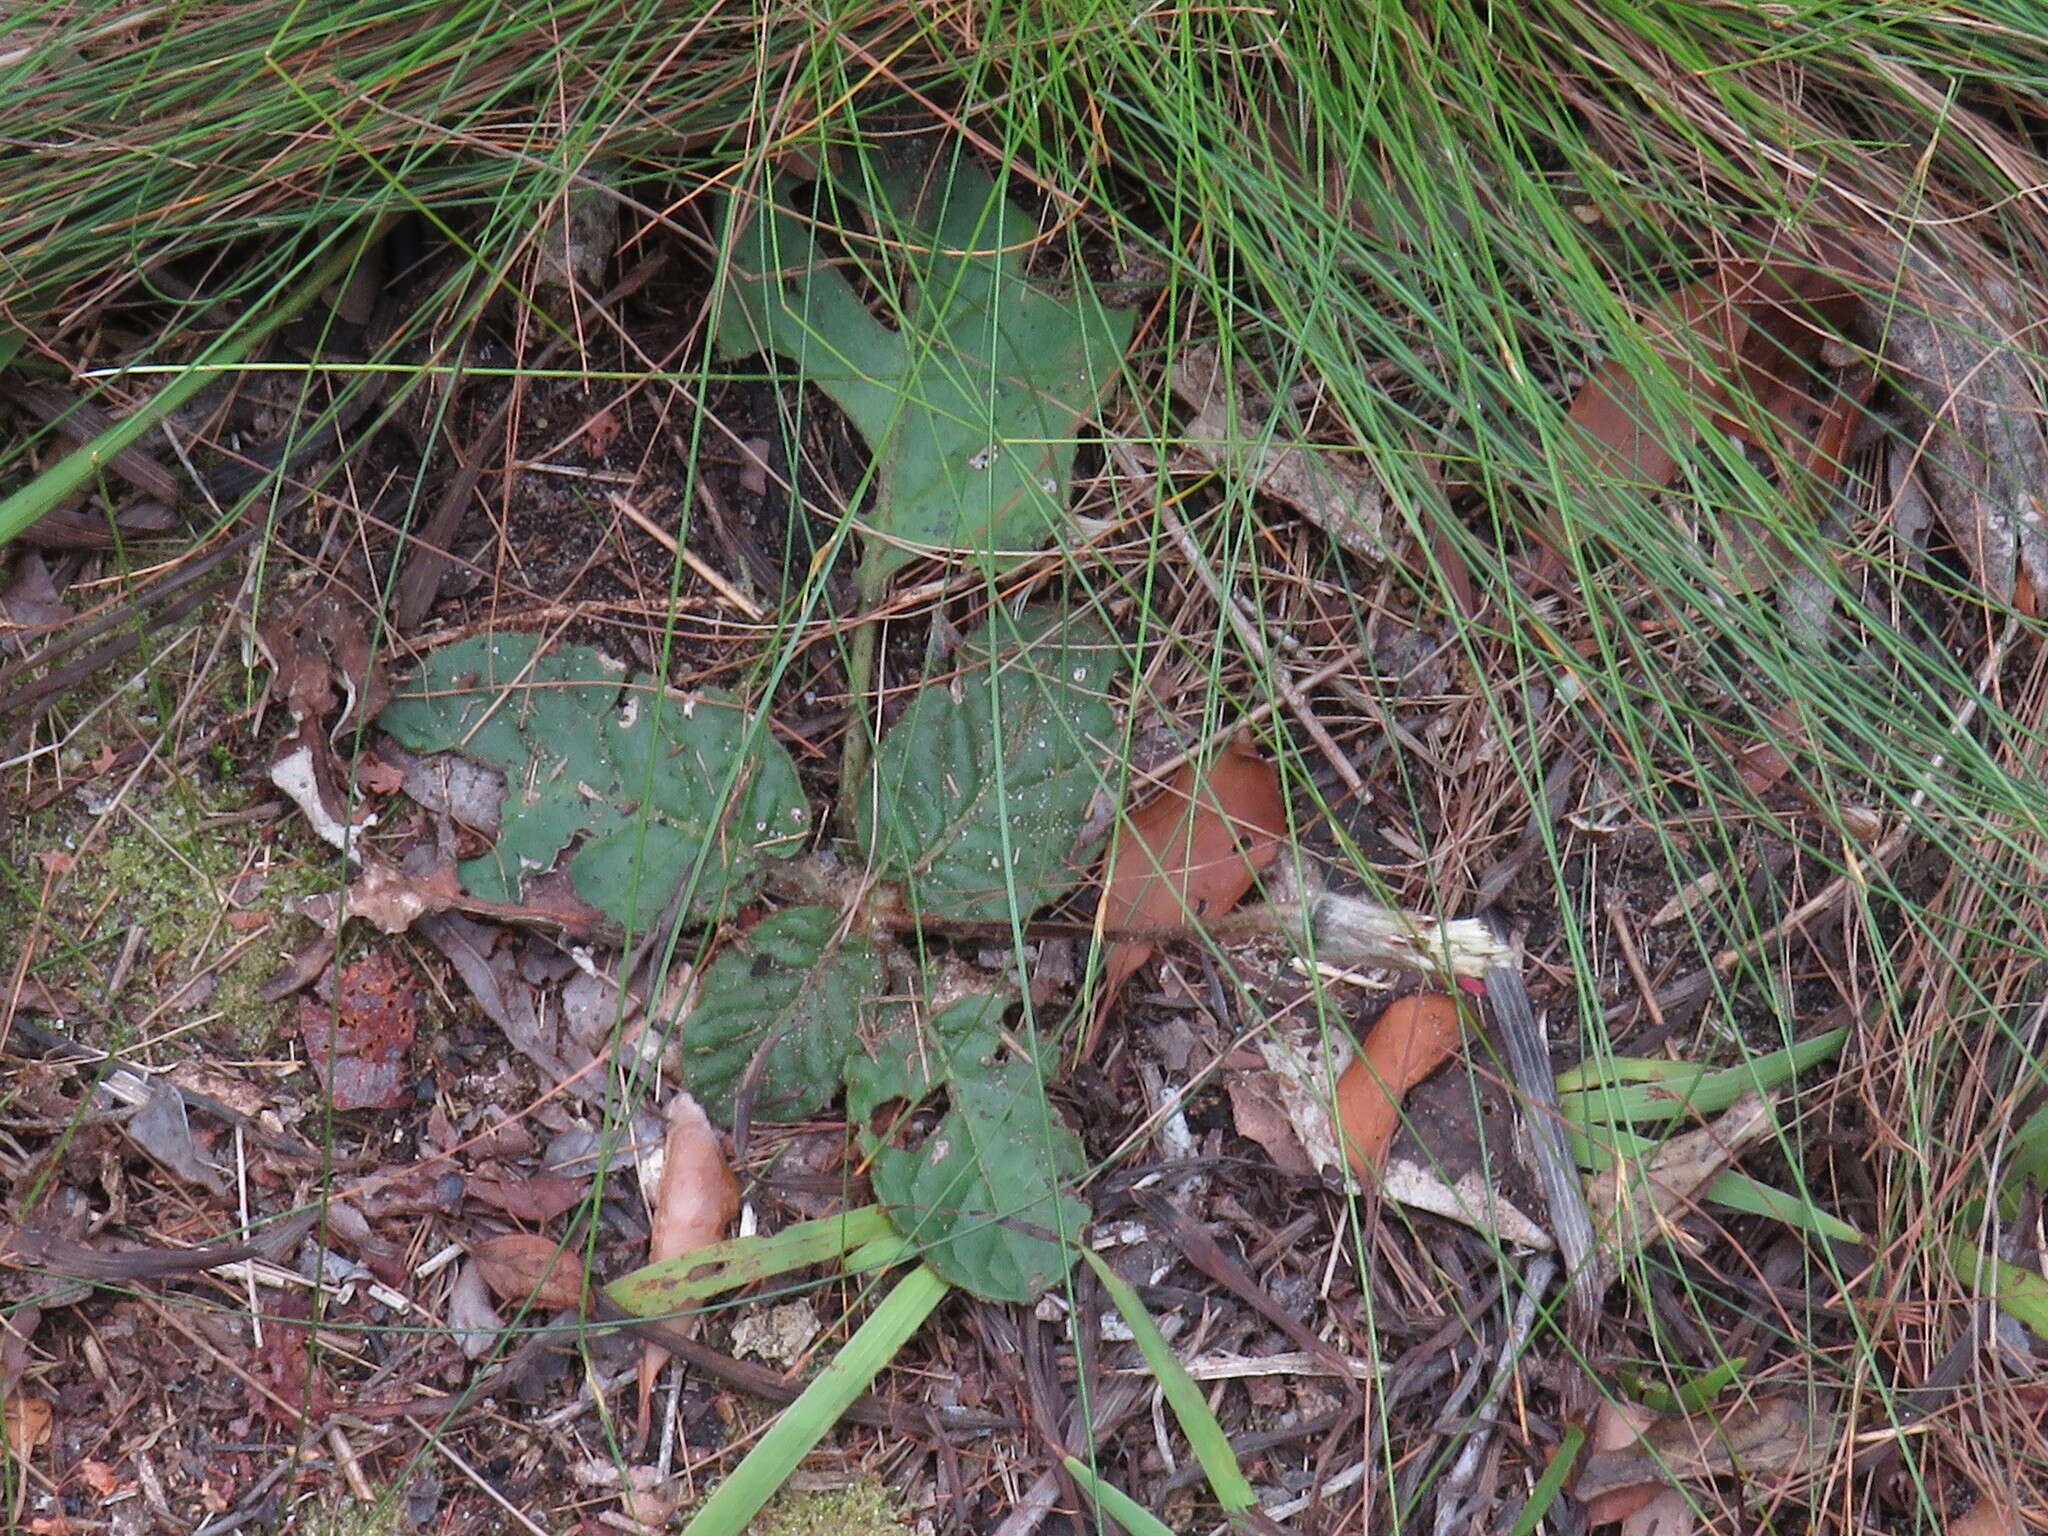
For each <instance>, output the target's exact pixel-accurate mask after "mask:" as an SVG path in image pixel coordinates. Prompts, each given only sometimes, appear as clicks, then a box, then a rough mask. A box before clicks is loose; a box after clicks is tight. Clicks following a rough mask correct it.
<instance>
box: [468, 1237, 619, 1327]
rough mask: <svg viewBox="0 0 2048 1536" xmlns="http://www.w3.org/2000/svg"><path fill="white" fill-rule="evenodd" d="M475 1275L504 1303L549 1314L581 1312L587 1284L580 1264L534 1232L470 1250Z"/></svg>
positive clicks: (489, 1239)
mask: <svg viewBox="0 0 2048 1536" xmlns="http://www.w3.org/2000/svg"><path fill="white" fill-rule="evenodd" d="M469 1256H470V1257H471V1258H472V1259H474V1260H475V1261H476V1269H477V1273H478V1274H479V1275H481V1276H483V1281H484V1284H485V1285H488V1286H489V1287H490V1288H491V1290H492V1291H493V1292H494V1293H495V1294H496V1295H497V1296H499V1297H500V1298H501V1299H503V1300H505V1301H509V1302H512V1303H513V1304H514V1305H517V1306H525V1305H529V1304H530V1305H532V1306H536V1307H545V1308H547V1309H548V1310H550V1311H561V1310H564V1309H567V1308H576V1309H579V1310H580V1309H581V1308H582V1306H583V1301H584V1297H585V1295H586V1293H587V1292H588V1290H589V1283H588V1281H587V1280H586V1278H585V1276H584V1273H583V1260H582V1259H581V1258H580V1257H578V1256H577V1255H576V1254H573V1253H570V1252H567V1251H566V1250H565V1249H563V1248H561V1247H560V1246H559V1245H557V1243H556V1242H555V1240H554V1239H553V1238H551V1237H542V1236H541V1235H540V1234H539V1233H537V1232H502V1233H500V1234H499V1235H498V1236H496V1237H487V1238H485V1239H484V1240H483V1241H482V1242H480V1243H473V1244H471V1246H470V1250H469Z"/></svg>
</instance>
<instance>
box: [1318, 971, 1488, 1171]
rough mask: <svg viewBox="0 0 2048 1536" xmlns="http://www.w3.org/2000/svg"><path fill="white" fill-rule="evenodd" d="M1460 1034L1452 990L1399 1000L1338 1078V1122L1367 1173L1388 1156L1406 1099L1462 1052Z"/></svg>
mask: <svg viewBox="0 0 2048 1536" xmlns="http://www.w3.org/2000/svg"><path fill="white" fill-rule="evenodd" d="M1460 1033H1461V1021H1460V1018H1459V1009H1458V1000H1457V999H1456V998H1455V997H1452V996H1451V995H1450V994H1449V993H1446V992H1417V993H1414V994H1412V995H1411V996H1408V997H1403V998H1399V999H1397V1000H1395V1001H1394V1002H1393V1003H1392V1004H1390V1005H1389V1006H1388V1008H1387V1011H1386V1012H1385V1013H1383V1014H1381V1015H1380V1016H1379V1020H1378V1022H1377V1023H1375V1024H1374V1025H1373V1027H1372V1031H1371V1033H1369V1034H1368V1035H1367V1036H1366V1037H1365V1045H1364V1046H1363V1048H1362V1049H1360V1051H1359V1053H1358V1056H1357V1058H1356V1059H1355V1060H1354V1061H1353V1062H1352V1063H1351V1065H1350V1066H1348V1067H1346V1068H1345V1069H1344V1071H1343V1073H1342V1075H1341V1076H1339V1077H1338V1079H1337V1124H1338V1127H1339V1129H1341V1130H1342V1131H1343V1133H1344V1142H1345V1152H1346V1153H1347V1154H1348V1155H1349V1157H1350V1159H1351V1166H1352V1168H1353V1169H1354V1170H1355V1171H1356V1172H1357V1173H1358V1174H1359V1175H1360V1176H1361V1177H1363V1176H1365V1175H1367V1174H1371V1173H1376V1172H1377V1171H1378V1170H1379V1167H1380V1165H1381V1164H1382V1163H1384V1162H1385V1161H1386V1160H1387V1147H1388V1145H1389V1144H1390V1143H1391V1142H1392V1141H1393V1139H1394V1127H1395V1126H1396V1125H1398V1124H1399V1123H1400V1119H1401V1100H1402V1099H1403V1098H1404V1097H1405V1096H1406V1095H1407V1092H1408V1090H1409V1089H1410V1088H1413V1087H1414V1086H1415V1085H1416V1084H1417V1083H1419V1082H1421V1081H1422V1080H1423V1079H1424V1078H1425V1077H1427V1076H1429V1074H1430V1073H1432V1072H1434V1071H1435V1070H1436V1069H1437V1068H1438V1067H1439V1066H1441V1065H1442V1064H1443V1062H1444V1059H1445V1058H1446V1057H1448V1056H1449V1055H1450V1054H1451V1053H1452V1052H1453V1051H1455V1050H1457V1048H1458V1039H1459V1035H1460Z"/></svg>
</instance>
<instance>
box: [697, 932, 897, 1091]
mask: <svg viewBox="0 0 2048 1536" xmlns="http://www.w3.org/2000/svg"><path fill="white" fill-rule="evenodd" d="M881 991H882V961H881V957H880V956H879V955H878V954H876V952H875V947H874V945H872V944H870V943H869V942H868V941H867V940H866V939H863V938H860V937H857V936H851V935H849V936H847V937H844V938H841V937H840V936H839V914H838V913H837V912H835V911H833V910H832V909H831V908H830V907H791V908H790V909H789V910H788V911H786V912H777V913H775V914H774V915H773V916H770V917H764V918H762V919H761V921H760V922H758V923H756V924H755V925H754V926H753V927H752V928H750V929H748V930H747V931H746V932H745V933H743V934H740V935H739V936H738V937H736V938H735V939H734V940H733V941H732V943H731V944H730V945H728V946H727V948H726V950H725V952H724V953H723V954H721V955H720V956H719V957H718V958H717V959H716V960H714V961H713V962H712V963H711V966H710V968H709V969H707V970H706V971H705V973H704V979H703V982H702V984H701V986H700V987H699V990H698V994H697V1004H696V1006H695V1007H694V1008H692V1009H691V1010H690V1013H689V1015H688V1017H686V1018H685V1019H684V1020H683V1077H684V1080H685V1081H686V1082H688V1084H689V1085H690V1091H691V1092H692V1093H694V1094H695V1095H696V1096H697V1102H698V1103H700V1104H702V1105H703V1106H704V1112H705V1113H706V1114H708V1115H710V1116H711V1117H712V1119H714V1120H717V1121H719V1122H721V1123H722V1124H726V1125H730V1124H731V1123H732V1115H733V1105H734V1100H735V1098H736V1097H737V1096H738V1094H739V1091H740V1088H741V1085H742V1084H743V1083H746V1084H750V1085H751V1099H750V1110H749V1113H750V1114H751V1115H752V1117H753V1118H754V1119H756V1120H801V1119H802V1118H803V1117H804V1116H806V1115H811V1114H815V1113H817V1112H818V1111H819V1110H820V1109H823V1108H824V1107H825V1106H826V1105H827V1104H829V1103H831V1101H832V1098H833V1096H834V1095H835V1094H837V1093H838V1092H839V1084H840V1079H841V1076H842V1074H843V1073H844V1072H845V1070H846V1063H847V1059H848V1057H849V1056H851V1055H852V1053H853V1050H854V1047H855V1043H856V1040H857V1038H858V1034H859V1028H860V1017H861V1010H862V1009H863V1007H865V1006H868V1005H870V1004H871V1001H872V999H874V998H876V997H878V996H880V994H881Z"/></svg>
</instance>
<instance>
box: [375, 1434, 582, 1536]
mask: <svg viewBox="0 0 2048 1536" xmlns="http://www.w3.org/2000/svg"><path fill="white" fill-rule="evenodd" d="M405 1422H406V1423H408V1424H410V1425H411V1426H412V1429H413V1433H415V1434H417V1435H418V1436H419V1437H420V1438H421V1439H422V1440H424V1441H425V1442H426V1443H427V1444H429V1445H431V1446H432V1447H433V1448H434V1449H435V1450H437V1451H439V1452H440V1453H441V1454H442V1455H443V1456H445V1457H446V1458H447V1459H448V1464H449V1465H450V1466H452V1467H454V1468H455V1470H456V1471H458V1472H460V1473H461V1474H462V1475H463V1476H464V1477H466V1478H468V1479H469V1480H470V1481H471V1482H472V1483H474V1484H476V1486H477V1487H478V1489H479V1490H481V1491H482V1493H483V1494H484V1496H485V1497H486V1498H488V1499H489V1500H490V1501H491V1502H492V1503H494V1504H496V1505H497V1506H498V1507H499V1508H500V1509H502V1510H504V1511H505V1513H506V1514H508V1515H510V1516H511V1517H512V1518H513V1519H514V1520H516V1521H518V1522H519V1524H520V1525H521V1526H523V1527H524V1528H525V1529H526V1530H527V1531H528V1532H529V1533H530V1536H552V1533H550V1532H549V1531H547V1530H546V1529H544V1528H543V1527H541V1526H538V1525H535V1524H534V1523H533V1521H532V1519H531V1518H529V1517H528V1515H527V1514H526V1512H525V1511H524V1510H522V1509H521V1508H520V1507H519V1506H518V1505H517V1504H514V1503H513V1502H512V1501H511V1500H510V1499H508V1498H506V1497H505V1495H504V1494H502V1493H500V1492H499V1491H498V1490H497V1489H496V1488H494V1487H493V1486H492V1485H491V1483H490V1480H489V1479H488V1478H486V1477H485V1476H484V1475H483V1474H482V1473H481V1472H479V1471H477V1469H476V1468H475V1467H472V1466H471V1465H470V1464H469V1463H468V1462H466V1461H464V1460H463V1459H462V1458H461V1457H460V1456H458V1455H457V1454H456V1453H455V1451H454V1450H453V1449H452V1448H451V1447H450V1446H449V1444H448V1442H447V1440H446V1439H445V1438H443V1437H442V1436H441V1435H438V1434H436V1433H434V1432H433V1431H432V1430H430V1429H428V1428H427V1427H426V1425H424V1424H422V1423H421V1422H420V1421H419V1420H418V1419H416V1418H414V1417H413V1416H412V1415H411V1414H407V1415H406V1416H405Z"/></svg>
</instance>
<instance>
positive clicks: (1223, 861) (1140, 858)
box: [1102, 732, 1287, 1008]
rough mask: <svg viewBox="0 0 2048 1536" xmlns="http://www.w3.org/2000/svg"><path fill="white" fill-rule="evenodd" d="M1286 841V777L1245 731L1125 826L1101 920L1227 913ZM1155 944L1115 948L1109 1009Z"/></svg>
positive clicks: (1113, 851) (1107, 873)
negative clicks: (1204, 771) (1201, 769)
mask: <svg viewBox="0 0 2048 1536" xmlns="http://www.w3.org/2000/svg"><path fill="white" fill-rule="evenodd" d="M1286 835H1287V802H1286V799H1285V797H1284V796H1283V795H1282V794H1281V792H1280V776H1279V774H1278V773H1276V772H1275V771H1274V768H1273V765H1272V764H1271V763H1270V762H1268V761H1267V760H1266V759H1265V758H1263V757H1261V756H1259V753H1258V749H1257V748H1256V747H1255V746H1254V745H1253V744H1252V740H1251V737H1250V734H1249V733H1248V732H1240V733H1239V734H1238V735H1237V736H1236V737H1234V738H1232V740H1231V741H1230V742H1229V744H1228V745H1226V746H1225V747H1224V749H1223V750H1222V751H1221V752H1220V753H1218V754H1217V756H1216V759H1215V761H1214V762H1212V763H1210V764H1209V768H1208V772H1207V774H1206V775H1204V776H1201V777H1199V778H1198V776H1197V774H1196V771H1195V766H1194V764H1192V763H1189V764H1185V765H1183V766H1182V768H1181V769H1180V771H1179V772H1178V773H1176V774H1175V775H1174V776H1173V780H1172V782H1171V783H1170V784H1168V785H1167V787H1166V788H1165V789H1164V790H1163V791H1161V792H1160V793H1159V794H1157V795H1155V796H1153V797H1152V799H1150V800H1148V801H1146V802H1145V803H1144V804H1143V805H1141V806H1139V807H1138V809H1137V810H1135V811H1132V812H1131V813H1129V814H1128V815H1127V816H1126V817H1125V818H1124V820H1123V823H1122V825H1121V826H1119V828H1118V829H1117V837H1116V841H1115V842H1114V843H1113V844H1112V845H1111V847H1110V850H1109V860H1108V863H1107V865H1106V867H1105V870H1104V874H1103V894H1102V921H1103V926H1104V927H1106V928H1111V929H1140V930H1142V929H1149V928H1172V927H1177V926H1179V925H1181V924H1184V923H1190V922H1200V921H1202V920H1203V919H1204V918H1211V917H1220V916H1222V915H1223V914H1224V913H1225V912H1228V911H1230V909H1231V908H1233V907H1235V906H1236V905H1237V903H1238V901H1239V900H1240V899H1242V897H1243V896H1244V894H1245V892H1246V891H1249V890H1250V889H1251V888H1252V884H1253V882H1254V881H1256V880H1257V879H1258V876H1259V871H1260V870H1262V869H1264V868H1265V867H1266V866H1267V865H1269V864H1271V863H1272V862H1273V858H1274V856H1275V855H1276V854H1277V853H1278V852H1279V851H1280V843H1281V841H1282V839H1284V838H1285V837H1286ZM1151 954H1152V945H1151V944H1150V943H1148V942H1146V941H1144V940H1141V939H1127V940H1124V941H1122V942H1119V943H1117V944H1114V945H1112V946H1111V947H1110V951H1109V961H1108V967H1107V974H1106V975H1105V976H1104V978H1103V983H1102V998H1103V1006H1104V1007H1105V1008H1107V1007H1108V1005H1109V1003H1110V1001H1111V1000H1112V999H1114V998H1115V997H1116V995H1117V993H1118V991H1119V990H1121V988H1122V987H1123V984H1124V982H1125V981H1126V980H1128V979H1129V977H1130V974H1131V972H1133V971H1135V970H1136V969H1137V968H1138V967H1139V966H1141V965H1143V964H1144V963H1145V961H1146V960H1147V959H1149V958H1150V957H1151Z"/></svg>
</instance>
